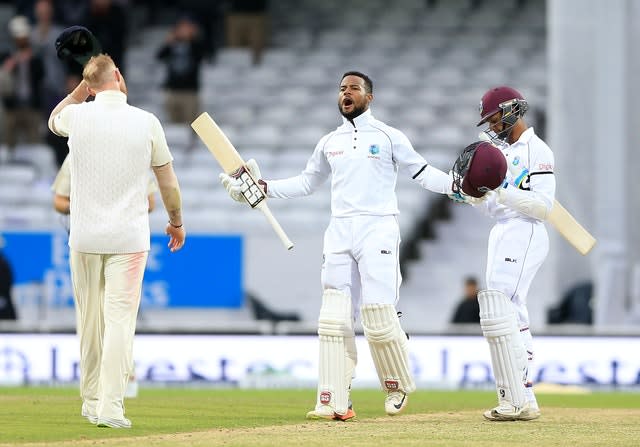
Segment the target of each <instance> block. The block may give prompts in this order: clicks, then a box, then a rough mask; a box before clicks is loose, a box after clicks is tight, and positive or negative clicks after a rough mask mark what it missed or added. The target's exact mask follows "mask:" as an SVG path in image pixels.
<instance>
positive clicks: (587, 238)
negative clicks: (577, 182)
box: [547, 200, 596, 255]
mask: <svg viewBox="0 0 640 447" xmlns="http://www.w3.org/2000/svg"><path fill="white" fill-rule="evenodd" d="M547 221H549V223H551V225H553V226H554V227H555V229H556V230H557V231H558V232H559V233H560V235H561V236H562V237H564V238H565V239H566V240H567V242H569V243H570V244H571V245H572V246H573V247H574V248H575V249H576V250H578V252H580V254H582V255H586V254H587V253H589V252H590V251H591V249H592V248H593V246H594V245H595V244H596V239H595V238H594V237H593V236H592V235H591V233H589V232H588V231H587V230H586V229H585V228H584V227H583V226H582V225H580V223H579V222H578V221H577V220H576V219H575V218H574V217H573V216H572V215H571V213H569V211H567V210H566V209H565V207H563V206H562V205H561V204H560V202H558V201H557V200H556V201H555V202H554V204H553V208H551V212H550V213H549V216H548V217H547Z"/></svg>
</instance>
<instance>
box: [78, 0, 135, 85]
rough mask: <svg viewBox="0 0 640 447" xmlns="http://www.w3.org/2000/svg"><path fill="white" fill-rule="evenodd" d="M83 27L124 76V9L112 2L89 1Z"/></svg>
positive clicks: (125, 34) (125, 21)
mask: <svg viewBox="0 0 640 447" xmlns="http://www.w3.org/2000/svg"><path fill="white" fill-rule="evenodd" d="M84 26H86V27H87V28H89V29H90V30H91V32H92V33H93V35H94V36H96V38H97V39H98V41H99V42H100V45H101V46H102V52H103V53H106V54H108V55H109V56H111V59H113V61H114V62H115V64H116V66H117V67H118V69H119V70H120V71H121V72H122V73H123V74H124V72H125V70H123V69H124V68H125V61H124V53H125V43H126V38H127V30H128V28H127V16H126V14H125V12H124V9H123V8H122V7H121V6H120V5H119V4H117V3H115V2H113V1H112V0H91V3H90V5H89V13H88V15H87V18H86V20H85V23H84Z"/></svg>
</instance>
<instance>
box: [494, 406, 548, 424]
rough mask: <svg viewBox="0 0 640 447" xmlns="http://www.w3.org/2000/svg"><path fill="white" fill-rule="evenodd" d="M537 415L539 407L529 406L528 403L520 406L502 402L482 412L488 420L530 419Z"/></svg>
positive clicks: (538, 414)
mask: <svg viewBox="0 0 640 447" xmlns="http://www.w3.org/2000/svg"><path fill="white" fill-rule="evenodd" d="M539 417H540V409H539V408H532V407H530V406H529V403H526V404H525V406H523V407H521V408H518V407H514V406H513V405H511V404H509V403H503V404H501V405H498V406H497V407H495V408H493V409H491V410H487V411H485V412H484V418H485V419H486V420H488V421H531V420H533V419H538V418H539Z"/></svg>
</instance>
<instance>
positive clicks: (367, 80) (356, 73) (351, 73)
mask: <svg viewBox="0 0 640 447" xmlns="http://www.w3.org/2000/svg"><path fill="white" fill-rule="evenodd" d="M347 76H357V77H359V78H361V79H363V80H364V89H365V91H366V92H367V93H373V82H372V81H371V78H370V77H369V76H367V75H366V74H364V73H362V72H359V71H348V72H346V73H345V74H343V75H342V78H341V79H340V80H341V81H342V79H344V78H346V77H347Z"/></svg>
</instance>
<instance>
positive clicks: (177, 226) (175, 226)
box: [169, 221, 184, 228]
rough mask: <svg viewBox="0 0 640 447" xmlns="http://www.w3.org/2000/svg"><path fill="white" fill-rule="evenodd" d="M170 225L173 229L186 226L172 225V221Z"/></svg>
mask: <svg viewBox="0 0 640 447" xmlns="http://www.w3.org/2000/svg"><path fill="white" fill-rule="evenodd" d="M169 225H171V226H172V227H173V228H182V225H184V224H180V225H174V224H172V223H171V221H169Z"/></svg>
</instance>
